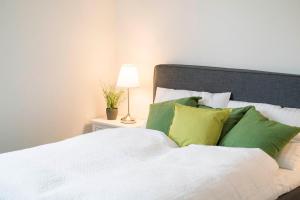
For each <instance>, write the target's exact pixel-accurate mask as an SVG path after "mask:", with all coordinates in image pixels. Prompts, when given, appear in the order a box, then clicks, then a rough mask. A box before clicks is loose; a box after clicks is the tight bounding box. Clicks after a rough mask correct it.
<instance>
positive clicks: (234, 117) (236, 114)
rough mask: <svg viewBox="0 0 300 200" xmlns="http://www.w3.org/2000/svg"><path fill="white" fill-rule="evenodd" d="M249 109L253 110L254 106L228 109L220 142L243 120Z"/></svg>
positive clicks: (202, 106)
mask: <svg viewBox="0 0 300 200" xmlns="http://www.w3.org/2000/svg"><path fill="white" fill-rule="evenodd" d="M199 108H207V109H219V108H211V107H208V106H204V105H199ZM251 108H254V106H246V107H242V108H229V109H230V113H229V117H228V119H227V120H226V122H225V123H224V126H223V129H222V132H221V135H220V140H222V138H223V137H224V136H225V135H226V134H227V133H228V132H229V131H230V130H231V129H232V128H233V127H234V126H235V125H236V124H237V123H238V122H239V121H240V120H241V119H242V118H243V116H244V115H245V114H246V112H247V111H248V110H249V109H251Z"/></svg>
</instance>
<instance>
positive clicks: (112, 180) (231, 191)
mask: <svg viewBox="0 0 300 200" xmlns="http://www.w3.org/2000/svg"><path fill="white" fill-rule="evenodd" d="M277 170H278V165H277V164H276V162H275V161H274V160H273V159H272V158H270V157H269V156H268V155H267V154H265V153H264V152H263V151H261V150H258V149H243V148H224V147H213V146H203V145H190V146H188V147H184V148H178V147H177V146H176V144H174V143H173V142H172V141H171V140H170V139H169V138H168V137H167V136H165V135H164V134H163V133H161V132H158V131H152V130H146V129H107V130H103V131H97V132H94V133H91V134H86V135H82V136H78V137H75V138H72V139H68V140H65V141H62V142H58V143H54V144H49V145H43V146H39V147H35V148H31V149H26V150H22V151H16V152H12V153H5V154H0V199H1V200H27V199H29V200H35V199H43V200H44V199H45V200H46V199H47V200H48V199H51V200H52V199H53V200H54V199H55V200H60V199H63V200H71V199H72V200H185V199H186V200H202V199H203V200H243V199H247V200H252V199H253V200H269V199H270V200H271V199H276V197H277V196H278V194H276V189H275V188H276V186H275V185H274V178H275V174H276V172H277Z"/></svg>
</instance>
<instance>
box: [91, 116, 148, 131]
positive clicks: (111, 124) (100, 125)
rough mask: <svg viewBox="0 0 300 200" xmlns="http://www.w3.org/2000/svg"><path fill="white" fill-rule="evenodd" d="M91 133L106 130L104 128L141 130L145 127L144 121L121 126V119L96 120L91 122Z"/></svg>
mask: <svg viewBox="0 0 300 200" xmlns="http://www.w3.org/2000/svg"><path fill="white" fill-rule="evenodd" d="M91 122H92V125H93V131H97V130H101V129H106V128H143V127H145V126H146V120H141V119H136V123H135V124H123V123H121V119H120V118H118V119H116V120H107V119H104V118H97V119H93V120H91Z"/></svg>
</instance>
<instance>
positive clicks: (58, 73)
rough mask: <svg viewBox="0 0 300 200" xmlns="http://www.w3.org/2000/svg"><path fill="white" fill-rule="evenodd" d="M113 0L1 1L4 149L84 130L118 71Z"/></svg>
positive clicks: (0, 137) (0, 134)
mask: <svg viewBox="0 0 300 200" xmlns="http://www.w3.org/2000/svg"><path fill="white" fill-rule="evenodd" d="M114 6H115V4H114V1H111V0H51V1H50V0H49V1H40V0H26V1H23V0H1V1H0V152H6V151H11V150H15V149H22V148H25V147H30V146H34V145H40V144H43V143H49V142H53V141H58V140H60V139H63V138H67V137H70V136H74V135H77V134H80V133H82V132H83V131H84V129H85V128H88V127H86V125H87V124H88V122H89V120H90V119H91V118H93V117H95V116H96V115H99V114H101V113H103V108H102V107H101V106H102V105H103V100H102V98H101V90H100V87H99V85H100V80H102V81H104V82H113V81H114V80H115V77H114V76H112V75H110V74H114V71H115V70H116V69H115V66H116V65H115V45H114V33H115V27H114V17H115V7H114Z"/></svg>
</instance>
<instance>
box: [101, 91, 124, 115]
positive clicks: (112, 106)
mask: <svg viewBox="0 0 300 200" xmlns="http://www.w3.org/2000/svg"><path fill="white" fill-rule="evenodd" d="M102 91H103V96H104V99H105V101H106V116H107V119H108V120H115V119H117V116H118V106H119V104H120V102H121V100H122V96H123V94H124V91H123V90H118V89H117V88H116V87H114V86H102Z"/></svg>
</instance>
